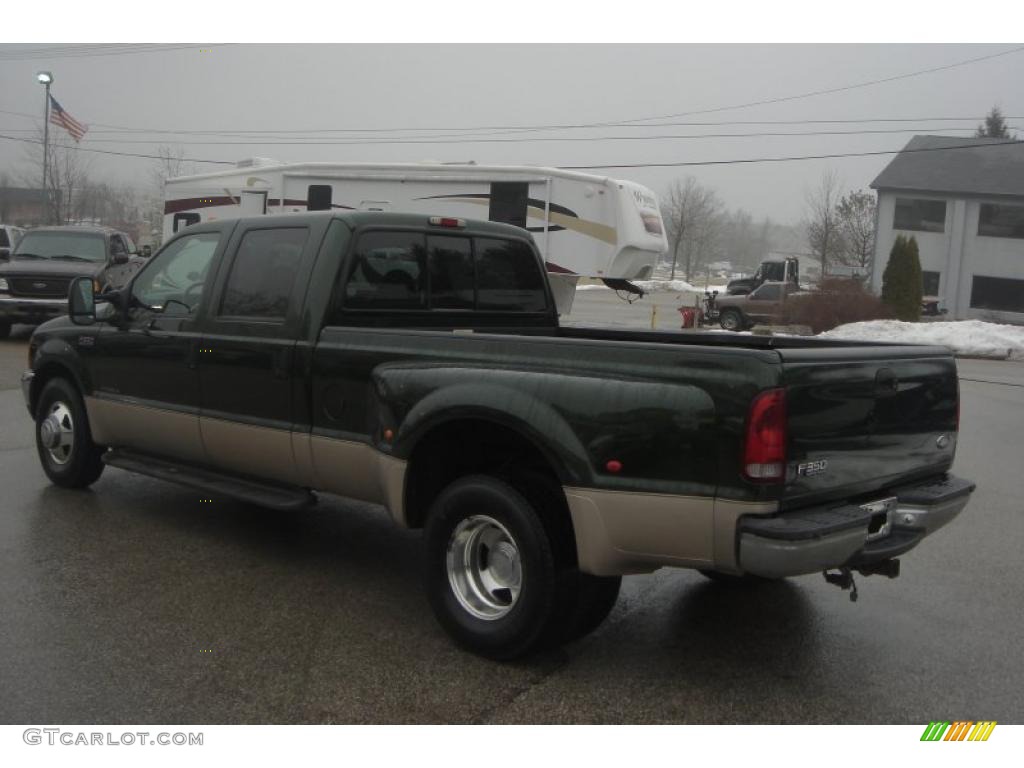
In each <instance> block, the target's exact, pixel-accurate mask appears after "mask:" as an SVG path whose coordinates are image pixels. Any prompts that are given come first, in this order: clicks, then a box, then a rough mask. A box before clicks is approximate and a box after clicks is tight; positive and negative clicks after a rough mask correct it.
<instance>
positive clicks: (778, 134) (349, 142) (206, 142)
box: [85, 126, 1016, 147]
mask: <svg viewBox="0 0 1024 768" xmlns="http://www.w3.org/2000/svg"><path fill="white" fill-rule="evenodd" d="M1010 128H1012V129H1013V130H1016V126H1010ZM974 130H975V127H974V126H965V127H962V128H935V127H922V128H901V129H893V130H886V129H881V130H861V131H764V132H758V133H690V134H656V135H653V136H547V137H545V136H534V137H523V138H502V139H495V138H484V139H477V138H462V139H434V138H389V139H344V140H333V139H332V140H315V139H312V138H303V139H294V140H293V139H276V138H265V139H261V140H244V141H224V140H221V139H200V140H196V139H185V140H180V139H179V140H177V141H175V142H174V143H175V144H176V145H185V144H196V145H203V146H230V147H235V146H261V147H271V146H299V147H302V146H309V147H322V146H332V147H333V146H375V145H384V146H394V145H402V144H430V145H436V144H523V143H544V142H560V143H562V142H573V143H581V142H593V141H667V140H702V139H742V138H747V139H751V138H772V137H774V138H784V137H801V136H868V135H892V134H901V133H917V134H927V133H938V132H949V131H958V132H962V131H974ZM85 141H87V142H90V143H92V144H163V143H165V142H164V141H162V140H159V139H90V138H88V137H86V139H85Z"/></svg>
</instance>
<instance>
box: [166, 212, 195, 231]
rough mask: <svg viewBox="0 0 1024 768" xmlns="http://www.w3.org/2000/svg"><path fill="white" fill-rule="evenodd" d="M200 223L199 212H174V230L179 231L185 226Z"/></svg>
mask: <svg viewBox="0 0 1024 768" xmlns="http://www.w3.org/2000/svg"><path fill="white" fill-rule="evenodd" d="M198 223H199V214H198V213H176V214H174V226H173V227H172V231H174V232H178V231H180V230H182V229H184V228H185V227H191V226H192V225H193V224H198Z"/></svg>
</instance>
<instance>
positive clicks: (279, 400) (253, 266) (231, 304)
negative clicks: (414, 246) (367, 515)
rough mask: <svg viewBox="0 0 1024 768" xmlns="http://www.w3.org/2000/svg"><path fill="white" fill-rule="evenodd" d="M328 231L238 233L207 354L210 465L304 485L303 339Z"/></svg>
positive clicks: (205, 415)
mask: <svg viewBox="0 0 1024 768" xmlns="http://www.w3.org/2000/svg"><path fill="white" fill-rule="evenodd" d="M323 226H324V224H320V223H316V222H314V223H313V224H294V223H293V224H288V225H277V226H274V224H273V223H272V221H271V220H268V221H267V222H266V223H264V222H258V223H254V224H251V225H249V226H241V225H240V226H239V228H238V230H236V232H235V234H234V236H233V238H232V241H231V244H230V245H229V246H228V253H227V259H226V260H225V262H224V266H223V268H222V269H221V270H220V271H219V273H218V277H217V283H216V286H215V288H214V296H215V299H214V302H213V304H212V305H211V307H210V311H209V313H208V315H207V317H206V321H205V324H204V328H203V336H202V343H201V345H200V348H199V380H200V387H201V390H202V398H201V401H202V402H201V410H200V418H199V421H200V430H201V432H202V440H203V445H204V446H205V448H206V453H207V456H208V457H209V461H210V463H211V464H213V465H216V466H218V467H220V468H221V469H224V470H228V471H231V472H235V473H238V474H241V475H249V476H252V477H257V478H260V479H263V480H274V481H278V482H282V483H295V484H300V485H301V484H304V483H302V482H301V479H300V478H299V477H298V476H297V474H296V467H295V461H294V454H293V451H292V430H293V425H294V422H295V418H296V414H295V409H294V408H293V403H292V400H293V397H295V396H301V392H299V393H296V392H295V391H293V390H294V389H295V388H296V385H295V382H293V369H294V359H295V346H296V338H297V334H298V332H299V327H300V318H301V316H302V309H303V294H304V292H305V289H306V285H307V283H308V282H309V272H310V270H311V268H312V263H311V262H312V250H313V249H314V248H315V242H314V241H316V242H318V241H319V239H320V237H321V236H322V230H323Z"/></svg>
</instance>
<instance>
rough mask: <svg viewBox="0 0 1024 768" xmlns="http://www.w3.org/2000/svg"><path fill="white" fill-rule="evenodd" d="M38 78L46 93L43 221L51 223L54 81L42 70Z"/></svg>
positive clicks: (44, 108) (44, 97)
mask: <svg viewBox="0 0 1024 768" xmlns="http://www.w3.org/2000/svg"><path fill="white" fill-rule="evenodd" d="M36 79H37V80H38V81H39V82H40V83H42V84H43V86H44V87H45V89H46V93H45V95H44V96H43V223H44V224H49V223H50V195H49V190H48V189H47V187H48V184H47V182H48V181H49V176H48V174H47V172H48V171H49V162H50V83H52V82H53V75H51V74H50V73H49V72H40V73H39V74H38V75H36Z"/></svg>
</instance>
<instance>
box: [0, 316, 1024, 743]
mask: <svg viewBox="0 0 1024 768" xmlns="http://www.w3.org/2000/svg"><path fill="white" fill-rule="evenodd" d="M25 339H26V336H25V334H24V333H22V334H21V338H20V339H13V340H7V341H2V342H0V510H2V512H0V722H2V723H58V722H59V723H69V724H70V723H132V722H141V723H194V724H201V723H305V722H316V723H368V722H389V723H393V722H422V723H449V722H459V723H463V722H469V723H476V722H498V723H504V722H525V723H549V722H559V723H561V722H592V723H623V722H673V723H761V722H764V723H817V722H837V723H927V722H928V721H929V720H936V719H950V720H955V719H963V720H981V719H987V720H997V721H999V722H1000V723H1021V722H1024V674H1022V671H1021V656H1022V654H1021V640H1020V638H1021V637H1022V636H1024V609H1022V607H1024V600H1022V598H1021V584H1022V583H1024V558H1022V557H1021V549H1022V547H1024V511H1022V504H1021V501H1020V492H1019V490H1020V484H1021V482H1022V469H1024V460H1022V459H1021V452H1020V436H1021V435H1022V434H1024V365H1022V364H1017V363H1000V362H986V361H961V364H960V365H961V377H962V385H961V386H962V392H963V406H962V433H961V440H960V448H959V454H958V457H957V464H956V467H955V471H956V472H957V473H958V474H960V475H962V476H965V477H968V478H971V479H974V480H976V481H977V482H978V491H977V492H976V493H975V495H974V499H973V500H972V502H971V504H970V506H969V507H968V509H967V510H966V511H965V512H964V513H963V514H962V515H961V516H960V518H959V519H957V520H956V521H954V522H953V523H952V524H951V525H949V526H948V527H947V528H945V529H944V530H942V531H940V532H939V533H938V534H936V535H935V536H934V537H933V538H932V539H930V540H928V541H926V542H925V544H924V545H922V546H921V547H920V548H919V549H918V550H916V551H914V552H911V553H909V554H908V555H906V556H904V558H903V575H902V576H901V577H900V578H899V579H897V580H895V581H888V580H885V579H883V578H882V577H872V578H870V579H865V578H859V579H858V587H859V590H860V600H859V601H858V602H857V603H851V602H849V600H848V598H847V595H846V593H843V592H841V591H840V590H839V589H837V588H835V587H833V586H829V585H827V584H825V582H824V581H823V580H822V578H821V577H820V576H807V577H802V578H797V579H791V580H789V581H787V582H783V583H779V584H774V585H767V586H763V587H760V588H758V589H754V590H749V591H743V590H736V589H729V588H723V587H720V586H718V585H715V584H712V583H709V582H707V581H706V580H705V579H703V578H702V577H701V576H699V575H698V574H696V573H690V572H686V571H676V570H669V569H664V570H661V571H659V572H657V573H655V574H652V575H649V576H634V577H629V578H627V579H625V581H624V586H623V594H622V596H621V597H620V599H619V602H618V604H617V605H616V607H615V610H614V612H613V613H612V615H611V617H610V618H609V620H608V621H607V622H606V623H605V624H604V625H602V626H601V627H600V628H599V629H598V631H596V632H595V633H594V634H592V635H590V636H589V637H587V638H585V639H583V640H581V641H580V642H577V643H575V644H573V645H571V646H568V647H566V648H563V649H561V650H558V651H555V652H551V653H548V654H546V655H544V656H541V657H538V658H533V659H530V660H528V661H524V662H520V663H516V664H511V665H498V664H494V663H491V662H487V661H483V660H481V659H478V658H476V657H473V656H471V655H468V654H466V653H463V652H462V651H460V650H458V649H457V648H455V647H454V646H453V645H452V644H451V643H450V642H449V641H448V639H447V637H446V636H445V635H444V633H443V632H442V631H441V629H440V628H439V626H438V625H437V624H436V623H435V621H434V619H433V617H432V615H431V614H430V611H429V609H428V607H427V604H426V600H425V598H424V596H423V594H422V590H421V587H420V582H419V578H418V574H419V571H420V568H421V554H420V535H419V534H418V533H415V532H405V531H401V530H399V529H397V528H396V527H394V526H393V525H392V524H391V523H390V522H389V519H388V518H387V516H386V515H385V514H384V512H383V511H382V510H380V509H377V508H374V507H371V506H368V505H364V504H357V503H350V502H344V501H339V500H328V501H326V502H323V503H321V504H320V505H319V506H317V507H316V508H314V509H312V510H310V511H307V512H303V513H301V514H297V515H284V514H281V513H276V512H269V511H265V510H261V509H257V508H253V507H248V506H245V505H243V504H240V503H236V502H233V501H229V500H217V501H216V502H215V503H214V504H212V505H210V504H201V503H200V502H199V498H198V496H197V494H196V493H194V492H192V491H189V490H188V489H184V488H180V487H177V486H174V485H169V484H165V483H161V482H159V481H156V480H150V479H147V478H143V477H137V476H132V475H129V474H127V473H124V472H122V471H119V470H115V469H108V470H107V471H106V473H105V474H104V476H103V477H102V478H101V479H100V480H99V482H97V483H96V484H95V485H94V486H93V488H92V489H91V490H89V491H84V492H72V491H64V490H61V489H58V488H56V487H53V486H51V485H49V484H48V482H47V480H46V478H45V476H44V475H43V472H42V470H41V469H40V468H39V464H38V460H37V457H36V455H35V449H34V444H33V437H32V424H31V421H30V420H29V417H28V415H27V413H26V412H25V409H24V406H23V404H22V399H21V393H20V391H19V390H18V389H17V388H16V387H17V376H18V374H19V373H20V372H21V370H22V367H23V366H24V359H25Z"/></svg>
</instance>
